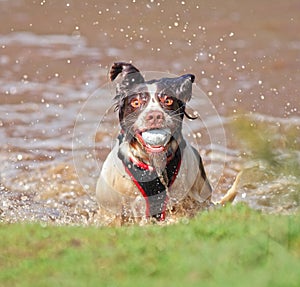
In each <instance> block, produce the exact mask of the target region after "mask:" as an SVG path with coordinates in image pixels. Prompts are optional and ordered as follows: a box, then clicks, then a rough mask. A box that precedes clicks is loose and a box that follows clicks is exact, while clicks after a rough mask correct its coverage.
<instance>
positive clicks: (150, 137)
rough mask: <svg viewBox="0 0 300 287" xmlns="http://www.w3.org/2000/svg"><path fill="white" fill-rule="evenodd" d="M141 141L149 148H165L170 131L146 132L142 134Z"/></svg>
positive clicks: (156, 130)
mask: <svg viewBox="0 0 300 287" xmlns="http://www.w3.org/2000/svg"><path fill="white" fill-rule="evenodd" d="M142 137H143V140H144V141H145V143H146V144H148V145H150V146H165V145H166V144H167V143H168V142H169V141H170V138H171V131H170V129H155V130H148V131H145V132H143V133H142Z"/></svg>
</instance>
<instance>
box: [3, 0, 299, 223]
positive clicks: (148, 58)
mask: <svg viewBox="0 0 300 287" xmlns="http://www.w3.org/2000/svg"><path fill="white" fill-rule="evenodd" d="M299 11H300V2H299V1H298V0H287V1H279V0H278V1H277V0H275V1H268V0H259V1H258V0H255V1H237V0H229V1H225V2H224V1H221V0H202V1H187V0H186V1H171V0H169V1H155V0H150V1H135V0H132V1H118V2H115V1H106V0H105V1H90V0H89V1H88V0H87V1H76V0H73V1H72V0H69V1H65V0H57V1H55V0H51V1H47V0H39V1H36V0H27V1H26V0H14V1H9V0H1V1H0V15H1V17H0V93H1V96H0V144H1V150H0V159H1V163H2V164H1V166H0V175H1V183H0V199H1V200H0V218H1V220H3V221H8V222H13V221H19V220H44V221H55V222H57V223H59V222H62V223H77V222H80V223H91V222H96V223H99V224H101V219H99V218H97V217H96V216H95V214H97V210H98V207H97V204H96V202H95V200H94V185H95V182H96V179H97V175H98V169H97V170H95V169H94V163H92V162H91V160H90V158H91V157H93V156H94V154H96V157H97V160H98V163H97V166H99V167H101V164H102V162H103V159H104V158H105V156H106V154H107V152H108V151H109V149H110V144H109V143H107V141H108V136H109V135H108V132H107V131H106V130H99V131H98V132H97V133H96V134H95V135H94V139H95V142H96V147H97V148H96V151H87V150H83V149H80V148H78V149H77V150H75V153H74V150H73V153H72V140H73V132H74V125H75V122H76V118H77V116H78V113H79V112H80V110H81V109H82V107H83V106H84V104H85V102H86V100H87V99H88V98H89V97H90V96H91V95H92V94H93V93H94V92H95V91H96V90H99V89H100V90H101V89H102V90H103V91H104V90H105V89H104V88H101V87H104V86H105V85H106V84H107V82H108V77H107V75H108V71H109V67H110V66H111V65H112V63H113V62H115V61H132V63H133V64H134V65H135V66H137V67H138V68H139V69H140V70H144V71H158V72H169V73H172V74H184V73H193V74H195V76H196V85H197V86H198V87H200V88H201V89H202V91H203V92H204V93H205V95H206V97H207V98H208V99H209V100H210V101H211V102H212V104H213V105H214V106H215V108H216V111H217V114H218V115H220V118H221V120H222V126H221V127H217V128H222V129H223V128H224V129H225V130H224V131H225V135H226V143H220V142H219V143H212V142H209V139H207V138H206V137H205V131H202V130H201V123H199V126H198V127H197V123H193V126H194V132H195V135H196V136H197V135H200V136H199V138H200V139H199V142H200V147H199V149H200V152H201V154H202V156H203V158H204V161H205V163H206V166H207V168H208V169H209V170H210V171H211V172H210V175H209V177H210V180H211V181H212V183H213V185H214V187H215V189H216V191H215V198H216V199H217V198H219V196H220V195H221V194H222V193H224V192H225V191H226V189H228V187H229V186H230V185H231V184H232V182H233V180H234V178H235V176H236V174H237V173H238V172H239V171H240V170H241V169H243V168H244V165H245V160H246V162H248V163H249V161H251V164H250V165H249V166H250V167H248V169H247V172H248V173H247V176H246V177H247V180H244V182H243V184H242V185H241V187H240V189H241V192H240V194H239V196H238V198H237V201H245V202H247V204H249V205H250V206H252V207H254V208H257V209H259V210H264V211H267V212H286V213H290V212H295V211H297V210H299V201H300V200H299V176H298V175H299V174H298V171H299V150H300V148H299V129H300V122H299V121H300V114H299V109H300V103H299V82H300V34H299V29H300V18H299ZM103 94H104V95H103V97H102V98H101V97H98V98H97V100H95V102H93V104H92V105H91V107H90V110H89V109H86V110H85V113H86V114H85V115H84V116H86V117H87V118H89V117H90V118H94V119H97V121H98V117H99V118H101V117H102V116H103V114H104V112H105V110H106V109H107V107H108V106H109V105H110V104H111V103H110V101H111V97H112V94H113V91H111V90H108V92H107V93H103ZM192 108H193V109H196V110H197V108H200V107H192ZM244 114H245V115H247V120H245V119H243V120H242V121H239V120H237V119H238V118H240V117H241V115H244ZM113 116H114V115H113ZM232 123H233V125H232ZM113 127H114V126H113V125H112V128H113ZM209 128H210V127H208V129H209ZM211 128H212V129H214V128H216V127H215V126H214V125H213V124H212V126H211ZM85 129H86V132H87V133H88V129H89V122H88V121H87V122H86V123H85V125H82V129H81V130H82V131H84V130H85ZM248 129H249V132H246V133H244V134H241V133H239V131H241V130H242V131H248ZM253 129H254V130H253ZM201 134H203V137H202V138H201ZM249 135H250V136H249ZM251 135H252V137H251ZM82 136H83V137H84V133H83V135H82ZM192 136H193V135H192ZM253 136H255V138H258V139H259V140H258V141H253ZM243 140H246V143H242V142H243ZM270 143H271V144H270ZM272 143H273V144H272ZM214 146H217V148H214ZM257 146H259V147H260V146H262V147H263V149H264V150H263V152H262V151H261V150H259V149H258V148H257ZM248 153H250V155H251V156H252V157H251V160H250V159H248V158H247V155H248ZM73 155H74V156H75V157H77V158H80V161H81V163H82V165H81V166H80V168H79V169H80V177H81V179H82V178H83V180H80V181H79V179H78V170H77V171H76V169H78V167H76V164H75V165H74V163H73ZM255 157H256V159H255V160H253V158H255ZM264 157H265V158H264ZM261 159H262V160H261ZM262 161H263V164H261V162H262ZM75 162H76V160H75ZM257 162H259V164H258V163H257ZM274 162H276V164H275V163H274ZM278 162H279V163H281V162H287V163H288V168H287V167H286V166H284V167H282V165H280V164H279V165H280V169H277V170H276V171H273V170H272V168H273V167H275V168H276V166H277V165H278V164H277V163H278ZM220 165H224V168H223V169H222V172H219V171H218V168H216V169H214V167H219V166H220ZM253 166H254V167H253ZM270 167H271V169H270ZM214 170H217V171H218V172H214ZM266 170H267V171H268V172H266ZM270 170H272V171H271V172H269V171H270ZM292 171H296V172H294V173H293V172H292ZM277 172H278V173H277ZM216 173H218V174H216ZM82 183H83V184H82Z"/></svg>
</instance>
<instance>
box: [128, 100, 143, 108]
mask: <svg viewBox="0 0 300 287" xmlns="http://www.w3.org/2000/svg"><path fill="white" fill-rule="evenodd" d="M141 104H142V100H141V99H140V98H133V99H131V100H130V105H131V106H132V107H133V108H135V109H137V108H139V107H140V106H141Z"/></svg>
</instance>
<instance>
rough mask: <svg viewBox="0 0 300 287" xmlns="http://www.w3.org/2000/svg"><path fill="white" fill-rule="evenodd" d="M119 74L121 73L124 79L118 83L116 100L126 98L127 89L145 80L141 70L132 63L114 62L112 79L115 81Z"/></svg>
mask: <svg viewBox="0 0 300 287" xmlns="http://www.w3.org/2000/svg"><path fill="white" fill-rule="evenodd" d="M119 74H121V76H122V80H121V82H120V83H119V84H117V88H116V97H115V99H116V100H118V99H122V98H124V97H125V96H126V93H127V91H128V90H130V88H131V86H132V85H134V84H141V83H144V82H145V80H144V77H143V76H142V75H141V73H140V71H139V70H138V69H137V68H136V67H135V66H133V65H132V64H130V63H125V62H117V63H114V64H113V65H112V67H111V69H110V73H109V76H110V80H111V81H114V80H115V79H116V78H117V77H118V75H119Z"/></svg>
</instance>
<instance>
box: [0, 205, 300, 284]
mask: <svg viewBox="0 0 300 287" xmlns="http://www.w3.org/2000/svg"><path fill="white" fill-rule="evenodd" d="M0 238H1V239H0V242H1V245H0V285H1V286H144V287H146V286H155V287H159V286H180V287H181V286H208V287H209V286H223V287H224V286H231V287H232V286H251V287H252V286H272V287H276V286H289V287H291V286H295V287H296V286H300V215H294V216H282V215H263V214H260V213H258V212H256V211H253V210H250V209H249V208H247V207H245V206H243V205H237V206H229V207H225V208H221V209H218V210H215V211H210V212H204V213H202V214H199V216H198V217H196V218H195V219H193V220H190V221H187V220H184V221H182V222H181V223H179V224H175V225H169V226H159V225H151V226H144V227H139V226H129V227H122V228H120V227H103V228H96V227H70V226H64V227H59V226H46V227H43V226H41V225H39V224H11V225H9V224H2V225H0Z"/></svg>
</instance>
